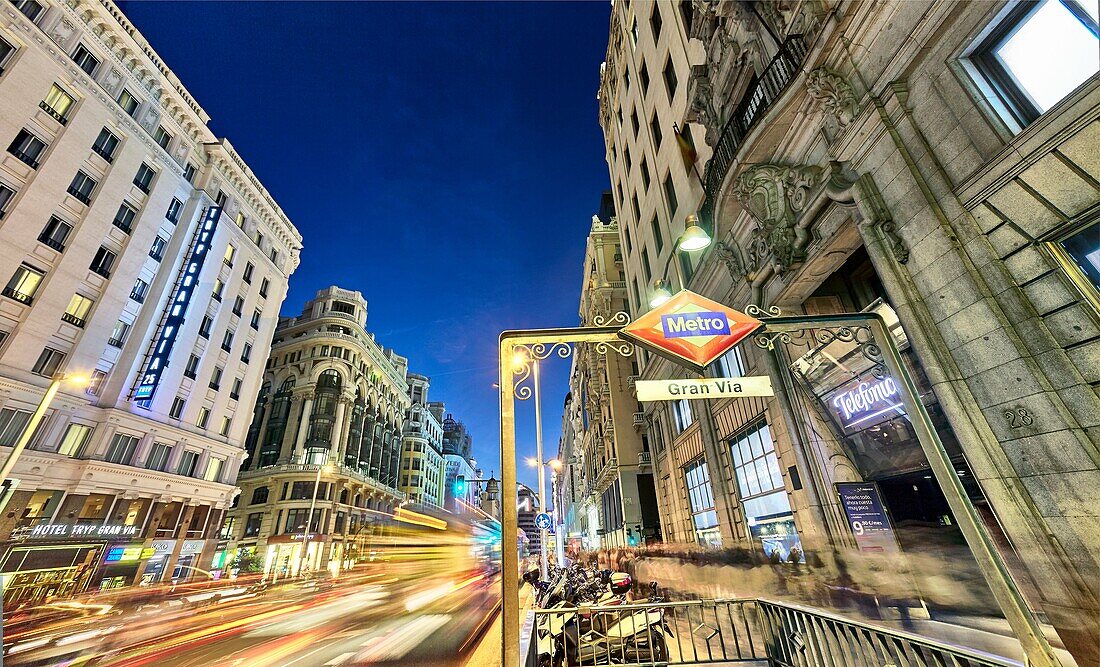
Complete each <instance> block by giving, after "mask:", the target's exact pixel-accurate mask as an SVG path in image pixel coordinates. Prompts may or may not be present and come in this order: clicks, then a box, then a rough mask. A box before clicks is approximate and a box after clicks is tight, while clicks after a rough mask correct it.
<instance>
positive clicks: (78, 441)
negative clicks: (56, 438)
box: [57, 424, 92, 459]
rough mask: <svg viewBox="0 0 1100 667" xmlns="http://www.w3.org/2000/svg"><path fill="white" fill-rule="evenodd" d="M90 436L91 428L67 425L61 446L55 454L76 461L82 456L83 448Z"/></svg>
mask: <svg viewBox="0 0 1100 667" xmlns="http://www.w3.org/2000/svg"><path fill="white" fill-rule="evenodd" d="M91 435H92V427H91V426H85V425H84V424H69V428H67V429H65V435H64V436H62V438H61V444H60V445H59V446H58V448H57V453H58V454H60V455H62V456H69V457H72V458H74V459H78V458H80V457H81V456H83V455H84V447H85V446H86V445H87V444H88V438H90V437H91Z"/></svg>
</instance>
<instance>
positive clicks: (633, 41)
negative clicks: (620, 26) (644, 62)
mask: <svg viewBox="0 0 1100 667" xmlns="http://www.w3.org/2000/svg"><path fill="white" fill-rule="evenodd" d="M630 45H631V46H637V45H638V16H637V15H635V16H634V18H633V19H632V20H631V21H630Z"/></svg>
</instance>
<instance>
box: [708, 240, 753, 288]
mask: <svg viewBox="0 0 1100 667" xmlns="http://www.w3.org/2000/svg"><path fill="white" fill-rule="evenodd" d="M715 253H716V255H717V256H718V260H719V261H720V262H722V263H723V264H725V265H726V270H728V271H729V272H730V278H732V279H733V281H734V282H737V281H738V280H740V279H741V278H744V277H745V274H746V273H748V271H747V268H746V267H745V260H744V258H743V257H742V256H741V249H740V248H739V247H737V244H736V243H734V244H732V245H731V244H727V243H726V242H725V241H719V242H718V243H717V245H715Z"/></svg>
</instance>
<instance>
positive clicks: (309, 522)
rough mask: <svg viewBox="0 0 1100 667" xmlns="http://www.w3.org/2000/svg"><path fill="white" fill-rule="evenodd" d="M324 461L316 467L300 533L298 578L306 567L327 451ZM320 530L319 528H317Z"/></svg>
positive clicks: (326, 465)
mask: <svg viewBox="0 0 1100 667" xmlns="http://www.w3.org/2000/svg"><path fill="white" fill-rule="evenodd" d="M324 457H325V458H324V461H323V462H322V463H321V464H320V465H318V466H317V479H315V480H314V481H313V498H312V499H310V501H309V514H308V515H307V516H306V527H305V531H304V532H303V533H302V557H301V558H300V559H299V560H298V576H299V577H300V576H302V574H303V572H304V570H305V567H306V554H307V553H308V552H309V538H310V531H311V530H312V528H313V512H314V510H316V508H317V489H319V488H320V486H321V473H322V472H328V469H329V464H328V451H326V452H325V454H324ZM318 528H320V526H318Z"/></svg>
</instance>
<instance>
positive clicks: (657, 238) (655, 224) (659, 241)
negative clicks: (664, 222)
mask: <svg viewBox="0 0 1100 667" xmlns="http://www.w3.org/2000/svg"><path fill="white" fill-rule="evenodd" d="M649 224H650V226H651V227H652V228H653V241H654V243H655V244H656V248H657V254H660V253H661V248H663V247H664V245H665V239H664V237H663V235H662V234H661V221H660V220H658V219H657V216H656V215H654V216H653V220H651V221H650V223H649Z"/></svg>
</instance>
